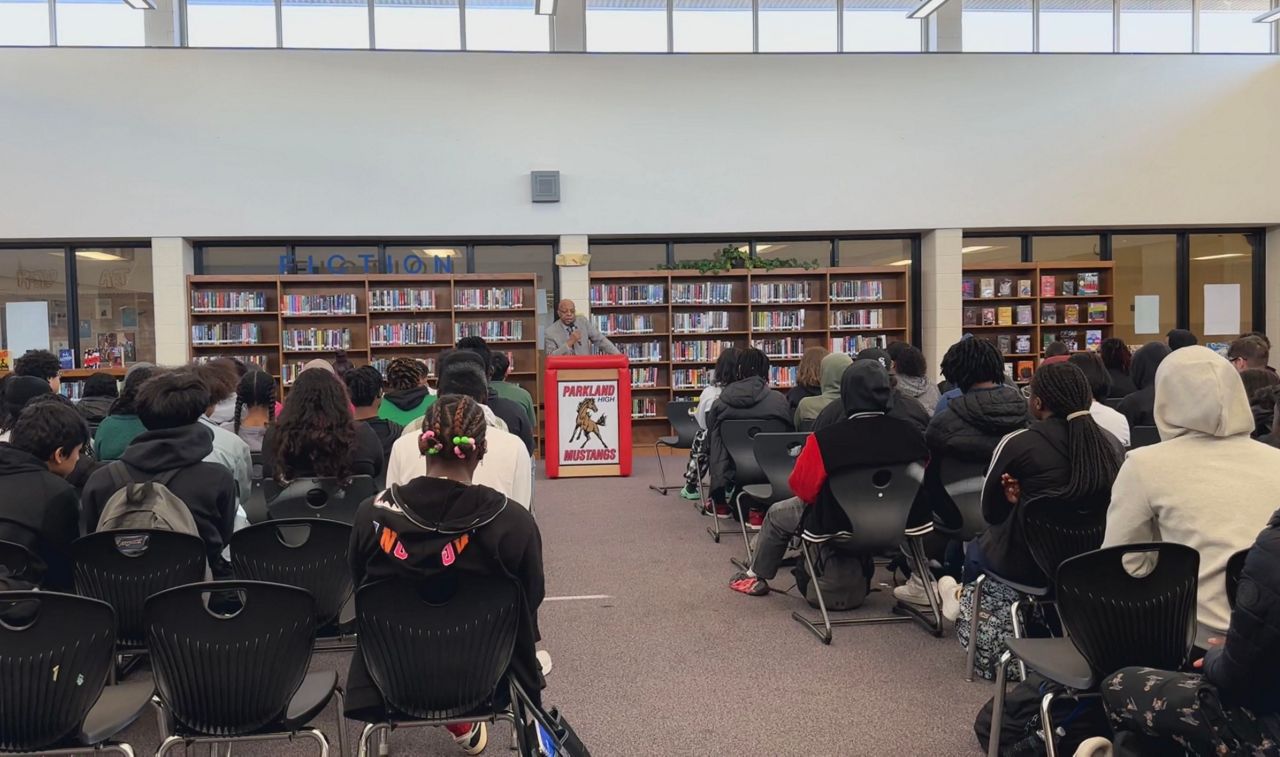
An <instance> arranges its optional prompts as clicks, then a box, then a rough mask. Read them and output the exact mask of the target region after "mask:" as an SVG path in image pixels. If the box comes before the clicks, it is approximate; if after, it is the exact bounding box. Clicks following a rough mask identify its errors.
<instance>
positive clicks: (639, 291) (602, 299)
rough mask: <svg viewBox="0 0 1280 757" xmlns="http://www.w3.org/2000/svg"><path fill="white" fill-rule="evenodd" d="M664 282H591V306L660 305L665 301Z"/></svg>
mask: <svg viewBox="0 0 1280 757" xmlns="http://www.w3.org/2000/svg"><path fill="white" fill-rule="evenodd" d="M666 293H667V287H666V285H665V284H592V285H591V290H590V294H589V296H590V299H591V306H592V307H615V306H618V305H661V304H663V303H665V302H666Z"/></svg>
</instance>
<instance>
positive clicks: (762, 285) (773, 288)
mask: <svg viewBox="0 0 1280 757" xmlns="http://www.w3.org/2000/svg"><path fill="white" fill-rule="evenodd" d="M810 289H811V287H810V283H809V282H808V281H783V282H777V281H770V282H757V283H753V284H752V285H751V301H752V302H753V303H755V304H758V305H766V304H769V303H775V302H779V303H782V302H811V301H812V297H811V296H810Z"/></svg>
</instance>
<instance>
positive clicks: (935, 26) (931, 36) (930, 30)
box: [925, 0, 964, 53]
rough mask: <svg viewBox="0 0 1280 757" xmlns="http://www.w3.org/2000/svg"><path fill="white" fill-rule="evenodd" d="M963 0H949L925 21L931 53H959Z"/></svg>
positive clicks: (928, 48)
mask: <svg viewBox="0 0 1280 757" xmlns="http://www.w3.org/2000/svg"><path fill="white" fill-rule="evenodd" d="M963 10H964V3H963V0H949V1H948V2H946V3H943V4H942V7H940V8H938V10H936V11H934V12H933V13H932V14H931V15H930V16H929V18H928V19H927V20H926V21H925V34H926V37H927V42H928V47H927V48H926V49H927V50H928V51H929V52H931V53H958V52H960V51H961V48H962V35H961V31H962V18H963V16H962V13H961V12H962V11H963Z"/></svg>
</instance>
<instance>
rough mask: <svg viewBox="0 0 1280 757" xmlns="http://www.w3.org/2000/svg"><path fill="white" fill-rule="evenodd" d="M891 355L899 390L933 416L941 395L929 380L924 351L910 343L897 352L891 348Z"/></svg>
mask: <svg viewBox="0 0 1280 757" xmlns="http://www.w3.org/2000/svg"><path fill="white" fill-rule="evenodd" d="M898 344H900V345H901V344H902V343H901V342H899V343H898ZM890 346H892V345H890ZM889 356H890V357H891V358H893V374H894V376H895V377H896V378H897V380H898V387H897V388H898V392H899V393H900V394H902V395H904V396H907V397H910V398H912V399H914V400H915V401H916V402H919V403H920V406H921V407H923V408H924V411H925V413H926V414H927V415H928V417H930V418H932V417H933V413H934V410H935V409H936V408H937V407H938V400H939V399H941V395H940V394H939V393H938V387H937V385H936V384H934V383H933V382H932V381H931V380H929V376H928V375H927V373H928V371H927V368H926V365H925V362H924V353H923V352H921V351H920V350H919V349H918V348H916V347H913V346H911V345H909V344H908V345H904V346H901V347H899V348H898V350H897V353H896V354H894V351H893V350H890V351H889Z"/></svg>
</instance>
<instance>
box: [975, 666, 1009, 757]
mask: <svg viewBox="0 0 1280 757" xmlns="http://www.w3.org/2000/svg"><path fill="white" fill-rule="evenodd" d="M1011 659H1013V652H1009V651H1005V653H1004V654H1003V655H1001V656H1000V667H998V668H997V669H996V696H995V702H994V704H992V706H991V734H990V736H989V737H988V739H987V757H1000V732H1001V731H1002V730H1003V729H1004V696H1005V690H1004V685H1005V683H1004V671H1005V668H1007V667H1009V660H1011ZM969 669H970V670H972V669H973V666H972V665H971V666H969Z"/></svg>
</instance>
